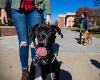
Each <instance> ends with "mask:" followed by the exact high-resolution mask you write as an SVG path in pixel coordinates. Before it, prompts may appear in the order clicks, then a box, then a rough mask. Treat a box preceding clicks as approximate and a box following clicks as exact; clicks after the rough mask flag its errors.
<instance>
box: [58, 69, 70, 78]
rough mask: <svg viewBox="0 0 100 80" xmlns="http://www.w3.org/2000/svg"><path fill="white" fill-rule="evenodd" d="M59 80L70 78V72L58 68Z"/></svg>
mask: <svg viewBox="0 0 100 80" xmlns="http://www.w3.org/2000/svg"><path fill="white" fill-rule="evenodd" d="M60 80H72V76H71V74H70V72H68V71H65V70H62V69H61V70H60Z"/></svg>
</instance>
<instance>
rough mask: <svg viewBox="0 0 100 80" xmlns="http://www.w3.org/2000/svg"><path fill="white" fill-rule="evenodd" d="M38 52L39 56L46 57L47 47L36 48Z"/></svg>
mask: <svg viewBox="0 0 100 80" xmlns="http://www.w3.org/2000/svg"><path fill="white" fill-rule="evenodd" d="M36 54H37V55H38V56H39V57H45V56H47V49H46V48H45V47H38V49H37V50H36Z"/></svg>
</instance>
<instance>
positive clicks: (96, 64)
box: [90, 59, 100, 69]
mask: <svg viewBox="0 0 100 80" xmlns="http://www.w3.org/2000/svg"><path fill="white" fill-rule="evenodd" d="M90 61H91V64H93V65H94V66H95V67H96V68H99V69H100V62H98V61H97V60H95V59H91V60H90Z"/></svg>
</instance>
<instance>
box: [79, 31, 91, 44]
mask: <svg viewBox="0 0 100 80" xmlns="http://www.w3.org/2000/svg"><path fill="white" fill-rule="evenodd" d="M80 41H81V45H82V44H83V45H86V43H87V44H89V43H90V44H91V43H92V33H91V32H86V31H85V32H82V33H81V40H80Z"/></svg>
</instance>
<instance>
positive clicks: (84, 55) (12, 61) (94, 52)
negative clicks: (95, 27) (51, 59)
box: [0, 29, 100, 80]
mask: <svg viewBox="0 0 100 80" xmlns="http://www.w3.org/2000/svg"><path fill="white" fill-rule="evenodd" d="M62 32H63V34H64V38H63V39H61V38H60V36H58V37H57V39H56V48H57V49H59V53H58V60H59V61H62V65H61V80H100V39H97V38H93V43H92V45H91V46H90V45H87V46H86V47H84V46H80V45H79V44H78V43H77V38H78V33H76V32H71V31H69V30H65V29H63V30H62ZM29 62H30V60H29ZM20 68H21V67H20V64H19V54H18V43H17V36H9V37H0V80H20V77H21V69H20Z"/></svg>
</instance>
